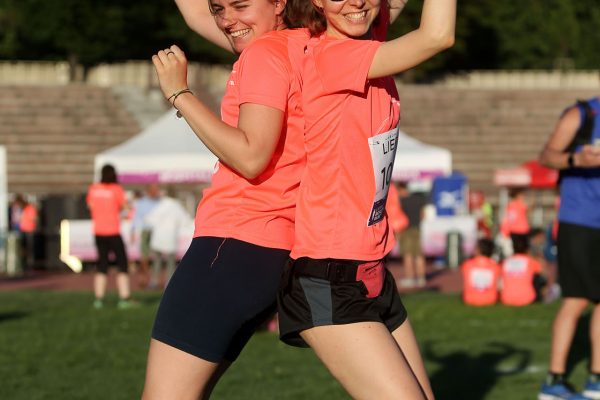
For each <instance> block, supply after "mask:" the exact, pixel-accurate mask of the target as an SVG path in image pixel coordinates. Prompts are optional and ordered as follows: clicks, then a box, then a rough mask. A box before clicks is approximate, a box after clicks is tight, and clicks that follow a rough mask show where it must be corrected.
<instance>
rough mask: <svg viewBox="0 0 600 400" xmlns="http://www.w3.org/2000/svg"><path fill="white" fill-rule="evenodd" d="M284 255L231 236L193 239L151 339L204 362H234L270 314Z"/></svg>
mask: <svg viewBox="0 0 600 400" xmlns="http://www.w3.org/2000/svg"><path fill="white" fill-rule="evenodd" d="M288 256H289V251H288V250H281V249H272V248H266V247H261V246H257V245H254V244H251V243H247V242H242V241H239V240H236V239H231V238H227V239H225V238H217V237H197V238H194V240H193V241H192V244H191V245H190V248H189V249H188V251H187V252H186V254H185V256H184V257H183V259H182V260H181V263H179V266H178V267H177V269H176V270H175V274H173V277H172V278H171V280H170V281H169V284H168V286H167V288H166V289H165V293H164V294H163V297H162V300H161V302H160V306H159V308H158V312H157V315H156V320H155V321H154V328H153V330H152V337H153V338H154V339H156V340H158V341H160V342H163V343H166V344H168V345H170V346H172V347H175V348H177V349H179V350H182V351H184V352H186V353H188V354H191V355H194V356H196V357H199V358H202V359H204V360H207V361H211V362H216V363H218V362H220V361H222V360H227V361H235V359H236V358H237V357H238V356H239V354H240V352H241V351H242V349H243V347H244V346H245V345H246V343H247V342H248V340H249V339H250V337H251V336H252V334H253V333H254V331H255V330H256V329H257V328H258V327H260V326H261V325H262V324H263V323H264V322H265V321H266V320H267V319H268V318H270V317H271V316H272V315H273V314H274V312H275V309H276V297H277V289H278V287H279V282H280V280H281V274H282V271H283V267H284V265H285V262H286V260H287V258H288Z"/></svg>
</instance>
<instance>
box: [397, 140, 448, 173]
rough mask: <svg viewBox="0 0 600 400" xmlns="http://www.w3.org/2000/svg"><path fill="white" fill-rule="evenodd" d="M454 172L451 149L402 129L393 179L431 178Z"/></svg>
mask: <svg viewBox="0 0 600 400" xmlns="http://www.w3.org/2000/svg"><path fill="white" fill-rule="evenodd" d="M450 173H452V154H451V153H450V150H447V149H444V148H442V147H436V146H431V145H428V144H425V143H423V142H420V141H418V140H417V139H415V138H412V137H410V136H408V135H407V134H406V133H404V132H402V131H400V134H399V136H398V149H397V150H396V158H395V160H394V171H393V172H392V180H394V181H412V180H423V179H431V178H434V177H436V176H444V175H450Z"/></svg>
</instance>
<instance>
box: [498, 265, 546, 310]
mask: <svg viewBox="0 0 600 400" xmlns="http://www.w3.org/2000/svg"><path fill="white" fill-rule="evenodd" d="M541 271H542V266H541V264H540V263H539V262H538V261H537V260H535V259H533V258H532V257H529V256H528V255H525V254H515V255H512V256H510V257H508V258H507V259H505V260H504V262H503V263H502V290H501V292H500V300H501V301H502V303H503V304H507V305H511V306H524V305H527V304H530V303H533V301H534V300H535V289H534V287H533V275H534V274H536V273H540V272H541Z"/></svg>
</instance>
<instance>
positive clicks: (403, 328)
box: [392, 319, 435, 400]
mask: <svg viewBox="0 0 600 400" xmlns="http://www.w3.org/2000/svg"><path fill="white" fill-rule="evenodd" d="M392 336H393V337H394V339H395V340H396V343H397V344H398V346H400V349H401V350H402V353H404V357H406V361H408V365H410V368H411V369H412V371H413V372H414V374H415V376H416V377H417V380H418V381H419V384H420V385H421V387H422V388H423V391H424V392H425V394H426V395H427V399H428V400H433V399H434V398H435V396H434V395H433V390H432V389H431V383H430V382H429V377H428V376H427V371H426V370H425V365H424V364H423V358H422V357H421V352H420V351H419V345H418V343H417V339H416V338H415V334H414V332H413V329H412V325H411V324H410V321H409V320H408V319H407V320H406V321H404V323H403V324H402V325H400V326H399V327H398V328H397V329H396V330H395V331H394V332H392Z"/></svg>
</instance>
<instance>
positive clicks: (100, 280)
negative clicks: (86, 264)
mask: <svg viewBox="0 0 600 400" xmlns="http://www.w3.org/2000/svg"><path fill="white" fill-rule="evenodd" d="M106 281H107V276H106V274H102V273H100V272H96V274H95V275H94V295H95V296H96V298H97V299H100V300H102V299H103V298H104V296H105V295H106Z"/></svg>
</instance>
